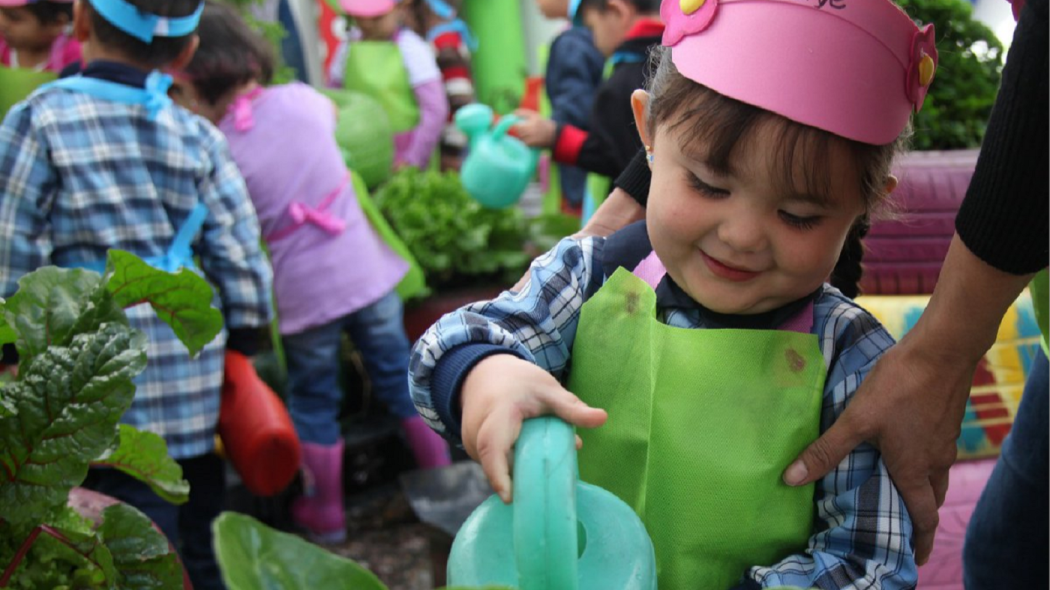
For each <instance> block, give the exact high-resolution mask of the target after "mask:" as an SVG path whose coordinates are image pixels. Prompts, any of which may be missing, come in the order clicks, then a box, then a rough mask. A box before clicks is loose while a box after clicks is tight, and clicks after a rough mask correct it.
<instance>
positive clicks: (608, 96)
mask: <svg viewBox="0 0 1050 590" xmlns="http://www.w3.org/2000/svg"><path fill="white" fill-rule="evenodd" d="M642 67H643V64H623V65H621V66H618V67H617V68H616V69H614V70H613V73H612V75H611V76H609V79H608V80H606V81H605V82H603V83H602V85H601V86H600V87H599V88H598V94H597V96H595V99H594V106H593V107H592V109H591V123H590V131H589V132H588V134H587V139H586V140H585V141H584V142H583V146H582V147H581V148H580V153H579V155H578V156H577V158H576V165H577V166H579V167H580V168H583V169H584V170H587V171H588V172H596V173H598V174H601V175H604V176H608V177H609V178H616V177H617V176H619V175H620V173H621V172H623V170H624V169H625V168H627V164H628V162H630V161H631V158H632V157H633V156H634V154H635V153H637V152H638V149H639V148H640V147H642V140H641V138H639V137H638V129H637V128H636V127H635V125H634V113H633V112H632V111H631V93H632V92H634V90H635V89H636V88H639V87H640V85H639V83H638V80H644V73H643V71H642Z"/></svg>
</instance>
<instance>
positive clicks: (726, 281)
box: [633, 93, 865, 314]
mask: <svg viewBox="0 0 1050 590" xmlns="http://www.w3.org/2000/svg"><path fill="white" fill-rule="evenodd" d="M642 97H644V98H642ZM633 100H634V102H635V113H636V115H635V116H636V120H637V124H638V128H639V129H642V130H644V129H646V127H645V120H644V118H645V115H644V104H642V105H641V108H642V112H639V104H638V103H639V102H642V103H644V102H647V97H646V96H645V94H644V93H641V97H639V95H638V94H637V93H636V95H635V97H634V98H633ZM639 118H640V119H641V120H638V119H639ZM672 127H673V122H672V121H669V122H667V123H665V124H661V125H659V126H657V127H656V130H655V137H652V138H648V137H646V136H647V135H648V134H647V133H646V132H644V131H643V132H642V141H643V143H646V144H650V142H649V141H647V140H648V139H652V142H651V144H650V145H651V146H652V149H653V154H654V160H653V162H652V164H650V166H651V168H652V173H653V179H652V185H651V189H650V192H649V201H648V205H647V211H646V224H647V227H648V230H649V237H650V239H651V240H652V244H653V249H654V250H655V251H656V253H657V255H658V256H659V257H660V260H661V261H662V262H663V263H664V266H665V267H666V268H667V272H668V274H670V275H671V278H673V279H674V280H675V282H676V283H677V284H678V285H679V286H680V287H682V289H684V290H685V291H686V293H688V294H689V296H690V297H692V298H693V299H694V300H696V301H697V302H699V303H701V304H702V305H703V306H704V307H706V308H708V309H711V310H713V311H716V312H720V313H732V314H756V313H761V312H764V311H769V310H772V309H776V308H778V307H780V306H783V305H786V304H788V303H790V302H792V301H796V300H798V299H800V298H802V297H804V296H806V295H808V294H809V293H812V292H813V291H814V290H816V289H817V287H819V286H820V285H821V284H822V283H823V282H824V281H825V280H827V278H828V276H829V275H830V274H831V271H832V269H833V268H834V266H835V262H836V261H837V260H838V258H839V254H840V252H841V251H842V245H843V243H844V242H845V240H846V235H847V233H848V232H849V229H850V227H851V226H852V225H853V223H854V221H856V220H857V218H858V217H859V216H860V215H862V214H863V213H864V212H865V204H864V200H863V196H862V194H861V188H860V183H859V181H858V178H859V176H858V174H857V172H856V171H855V169H854V164H853V162H852V158H851V157H850V155H849V154H848V153H846V152H844V151H841V150H843V149H846V148H844V146H836V148H839V151H836V148H832V149H831V150H829V151H830V154H829V155H830V157H829V161H828V162H827V165H828V167H829V170H830V175H831V176H830V179H829V180H830V182H829V188H830V191H829V195H830V196H829V197H827V198H821V197H819V196H817V195H808V194H806V192H805V188H804V183H802V182H801V180H800V181H799V182H798V183H797V185H798V186H797V187H794V188H784V187H783V186H782V184H783V183H781V182H778V179H779V177H778V176H776V175H775V174H774V172H773V171H774V170H776V166H777V165H778V164H779V163H780V160H779V158H780V157H781V152H780V150H778V149H776V147H777V146H775V145H774V141H775V139H774V137H775V135H776V131H777V126H776V123H772V122H770V123H760V124H759V125H757V126H756V127H755V128H754V130H753V131H752V132H751V134H750V137H746V138H743V139H742V140H741V142H740V143H739V144H738V146H737V148H736V149H735V150H734V153H733V156H732V157H731V159H730V169H731V170H730V173H728V174H726V175H721V174H718V173H716V172H715V171H713V170H712V169H711V167H710V166H708V165H707V164H706V163H705V160H706V157H705V153H704V149H705V148H704V146H697V145H696V144H695V142H694V143H693V144H691V143H690V142H689V141H688V138H686V137H683V136H682V134H681V133H680V132H681V131H682V129H683V128H685V129H688V125H683V126H680V127H679V128H678V129H673V128H672ZM685 133H688V131H685ZM697 148H698V149H697ZM806 165H807V162H806V161H804V157H803V156H801V155H800V156H799V157H798V158H796V161H795V162H793V163H792V164H791V166H792V170H791V172H792V177H793V178H798V179H802V178H804V177H805V175H804V168H803V167H804V166H806Z"/></svg>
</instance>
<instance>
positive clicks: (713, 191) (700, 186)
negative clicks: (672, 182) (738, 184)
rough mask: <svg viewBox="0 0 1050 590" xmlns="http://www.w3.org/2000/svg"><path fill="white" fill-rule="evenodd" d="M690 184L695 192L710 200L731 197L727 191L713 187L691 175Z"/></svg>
mask: <svg viewBox="0 0 1050 590" xmlns="http://www.w3.org/2000/svg"><path fill="white" fill-rule="evenodd" d="M689 184H690V185H691V186H692V187H693V190H695V191H696V192H698V193H700V194H701V195H703V196H705V197H708V198H713V199H720V198H723V197H728V196H729V191H727V190H726V189H724V188H716V187H713V186H711V185H709V184H707V183H706V182H704V181H702V180H700V179H699V178H697V177H696V176H695V175H692V174H690V175H689Z"/></svg>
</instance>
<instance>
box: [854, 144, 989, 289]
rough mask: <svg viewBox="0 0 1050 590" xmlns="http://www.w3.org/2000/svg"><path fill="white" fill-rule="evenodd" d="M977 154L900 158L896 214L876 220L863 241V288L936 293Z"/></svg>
mask: <svg viewBox="0 0 1050 590" xmlns="http://www.w3.org/2000/svg"><path fill="white" fill-rule="evenodd" d="M977 153H978V152H977V150H959V151H948V152H912V153H910V154H907V155H906V156H903V157H902V158H901V159H900V161H899V163H898V164H897V166H896V169H895V171H894V173H895V174H896V175H897V178H898V179H900V184H899V185H898V187H897V190H896V191H895V192H894V193H893V204H894V206H895V208H896V213H895V215H894V216H893V217H894V218H893V219H889V220H884V221H878V222H876V223H875V224H874V225H873V226H872V228H871V232H870V233H869V234H868V237H867V238H866V239H865V241H864V243H865V248H866V252H865V254H864V275H863V278H862V279H861V290H862V292H863V293H865V294H867V295H924V294H930V293H933V287H934V285H936V284H937V276H938V275H939V274H940V271H941V264H942V263H943V261H944V257H945V255H946V254H947V253H948V245H949V244H950V243H951V241H952V235H953V234H954V233H955V215H956V214H957V213H958V211H959V206H960V205H961V204H962V200H963V198H964V197H965V196H966V188H967V187H968V186H969V184H970V178H971V177H972V176H973V170H974V166H975V165H976V164H977Z"/></svg>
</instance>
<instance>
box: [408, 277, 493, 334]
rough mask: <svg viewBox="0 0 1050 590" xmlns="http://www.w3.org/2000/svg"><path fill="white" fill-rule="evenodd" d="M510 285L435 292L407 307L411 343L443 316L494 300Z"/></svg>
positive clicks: (489, 285) (485, 285) (488, 285)
mask: <svg viewBox="0 0 1050 590" xmlns="http://www.w3.org/2000/svg"><path fill="white" fill-rule="evenodd" d="M508 288H510V285H495V284H491V283H489V284H484V285H477V286H472V287H463V288H460V289H454V290H449V291H440V292H435V293H434V294H433V295H431V296H430V297H427V298H426V299H422V300H420V301H418V302H414V303H410V304H407V305H405V333H406V334H408V339H409V340H410V341H411V342H415V341H416V340H419V337H420V336H422V335H423V332H426V331H427V329H428V328H430V326H432V325H434V323H435V322H437V321H438V320H439V319H441V316H443V315H445V314H446V313H449V312H451V311H455V310H457V309H459V308H461V307H463V306H464V305H467V304H468V303H473V302H475V301H485V300H487V299H493V298H495V297H496V296H497V295H499V294H500V293H502V292H503V291H504V290H505V289H508Z"/></svg>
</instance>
